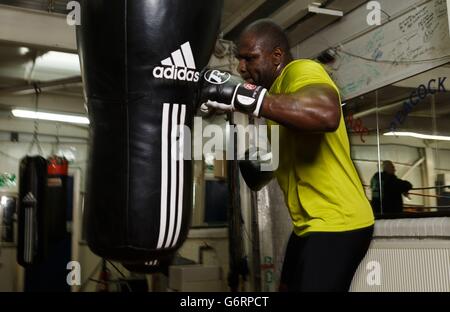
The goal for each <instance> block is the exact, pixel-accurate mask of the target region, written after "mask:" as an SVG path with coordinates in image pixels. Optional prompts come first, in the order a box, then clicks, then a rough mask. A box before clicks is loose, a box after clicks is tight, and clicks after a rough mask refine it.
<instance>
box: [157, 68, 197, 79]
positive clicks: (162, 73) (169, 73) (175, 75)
mask: <svg viewBox="0 0 450 312" xmlns="http://www.w3.org/2000/svg"><path fill="white" fill-rule="evenodd" d="M153 76H154V77H155V78H159V79H172V80H181V81H194V82H197V81H198V79H199V76H200V73H199V72H196V71H194V70H191V69H188V68H186V67H181V68H180V67H175V66H156V67H155V68H154V69H153Z"/></svg>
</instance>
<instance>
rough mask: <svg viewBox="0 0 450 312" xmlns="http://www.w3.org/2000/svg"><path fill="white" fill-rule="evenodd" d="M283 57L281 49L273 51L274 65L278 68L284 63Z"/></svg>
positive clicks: (277, 48)
mask: <svg viewBox="0 0 450 312" xmlns="http://www.w3.org/2000/svg"><path fill="white" fill-rule="evenodd" d="M283 55H284V51H283V49H281V48H279V47H276V48H275V49H273V51H272V62H273V64H274V65H276V66H278V65H280V64H281V63H282V61H283Z"/></svg>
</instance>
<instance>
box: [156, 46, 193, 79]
mask: <svg viewBox="0 0 450 312" xmlns="http://www.w3.org/2000/svg"><path fill="white" fill-rule="evenodd" d="M161 65H163V66H156V67H155V68H154V69H153V77H155V78H158V79H171V80H181V81H193V82H197V81H198V79H199V77H200V73H199V72H198V71H196V67H195V61H194V56H193V54H192V49H191V45H190V44H189V41H187V42H185V43H183V44H182V45H181V47H180V49H178V50H176V51H174V52H172V53H171V56H170V57H168V58H165V59H164V60H162V61H161Z"/></svg>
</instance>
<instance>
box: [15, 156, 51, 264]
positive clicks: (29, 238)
mask: <svg viewBox="0 0 450 312" xmlns="http://www.w3.org/2000/svg"><path fill="white" fill-rule="evenodd" d="M19 175H20V180H19V183H20V184H19V208H18V220H19V222H18V223H19V224H18V225H19V226H18V244H17V245H18V246H17V262H18V263H19V264H20V265H22V266H24V267H30V266H33V265H36V264H39V263H41V262H42V261H43V260H44V258H45V253H46V251H47V246H48V230H47V225H48V220H47V219H46V218H47V213H46V206H45V192H46V186H47V161H46V160H45V158H42V157H40V156H34V157H29V156H27V157H25V158H23V159H22V160H21V161H20V168H19Z"/></svg>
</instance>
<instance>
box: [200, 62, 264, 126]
mask: <svg viewBox="0 0 450 312" xmlns="http://www.w3.org/2000/svg"><path fill="white" fill-rule="evenodd" d="M266 93H267V89H266V88H264V87H261V86H255V85H253V84H250V83H247V82H245V81H243V80H242V79H241V78H239V77H236V76H233V75H231V74H230V73H228V72H223V71H220V70H217V69H209V70H207V71H206V72H204V73H203V74H202V76H201V78H200V85H199V93H198V94H199V99H198V103H199V104H200V105H201V107H200V111H202V112H207V111H208V110H210V109H212V110H220V111H224V112H233V111H239V112H242V113H246V114H252V115H254V116H256V117H259V116H260V112H261V107H262V105H263V101H264V97H265V96H266Z"/></svg>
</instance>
